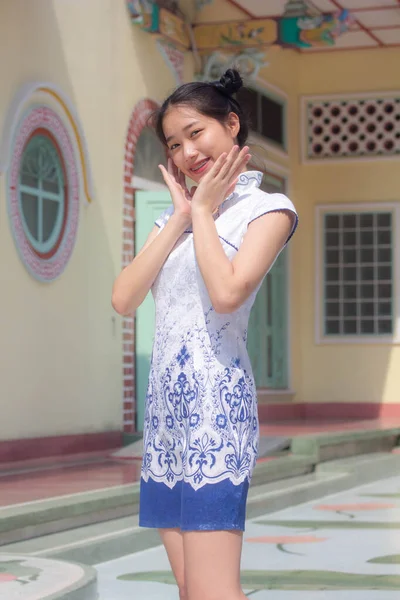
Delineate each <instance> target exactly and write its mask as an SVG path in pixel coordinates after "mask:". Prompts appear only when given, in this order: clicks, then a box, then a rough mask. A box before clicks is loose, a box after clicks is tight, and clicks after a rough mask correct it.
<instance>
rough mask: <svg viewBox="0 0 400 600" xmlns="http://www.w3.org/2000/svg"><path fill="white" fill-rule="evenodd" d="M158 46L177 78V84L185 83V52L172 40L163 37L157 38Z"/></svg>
mask: <svg viewBox="0 0 400 600" xmlns="http://www.w3.org/2000/svg"><path fill="white" fill-rule="evenodd" d="M157 47H158V50H159V52H160V53H161V55H162V57H163V58H164V61H165V63H166V65H167V67H168V69H169V70H170V71H171V73H172V74H173V76H174V78H175V82H176V85H181V84H182V83H183V66H184V60H185V57H184V54H183V52H182V50H179V49H178V48H176V47H175V46H174V45H173V44H172V43H171V42H169V41H168V40H165V39H163V38H159V39H158V40H157Z"/></svg>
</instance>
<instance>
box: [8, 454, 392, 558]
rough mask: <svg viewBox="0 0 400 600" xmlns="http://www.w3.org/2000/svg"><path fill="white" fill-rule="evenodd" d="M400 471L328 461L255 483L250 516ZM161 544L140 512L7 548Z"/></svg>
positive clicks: (117, 548) (94, 549) (371, 463)
mask: <svg viewBox="0 0 400 600" xmlns="http://www.w3.org/2000/svg"><path fill="white" fill-rule="evenodd" d="M399 471H400V455H389V454H371V455H369V456H368V457H366V456H363V457H356V458H351V459H341V460H336V461H332V462H329V463H324V465H321V466H319V467H318V468H317V470H316V471H315V472H313V473H308V474H305V475H301V476H296V477H291V478H286V479H283V480H280V481H273V482H269V483H264V484H261V485H254V484H253V485H252V486H251V488H250V491H249V499H248V505H247V517H248V518H250V519H252V518H256V517H258V516H261V515H264V514H267V513H271V512H275V511H277V510H281V509H283V508H288V507H290V506H296V505H298V504H302V503H303V502H308V501H310V500H313V499H316V498H319V497H321V496H325V495H329V494H332V493H337V492H340V491H343V490H347V489H350V488H352V487H354V486H356V485H361V484H363V483H369V482H371V481H375V480H379V479H382V478H386V477H390V476H392V475H397V474H398V473H399ZM159 544H160V539H159V536H158V533H157V531H155V530H152V529H143V528H139V526H138V517H137V515H134V516H130V517H125V518H122V519H115V520H112V521H109V522H106V523H98V524H96V525H88V526H86V527H80V528H76V529H73V530H71V531H66V532H62V533H54V534H52V535H47V536H43V537H40V538H35V539H31V540H27V541H23V542H18V543H15V544H10V545H7V546H5V547H3V549H2V550H3V551H4V552H13V553H24V554H29V555H31V556H36V557H52V558H56V559H63V560H67V561H75V562H79V563H84V564H87V565H95V564H99V563H101V562H105V561H108V560H113V559H115V558H120V557H121V556H125V555H127V554H131V553H133V552H139V551H141V550H145V549H147V548H152V547H154V546H158V545H159Z"/></svg>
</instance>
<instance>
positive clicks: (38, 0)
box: [0, 0, 191, 441]
mask: <svg viewBox="0 0 400 600" xmlns="http://www.w3.org/2000/svg"><path fill="white" fill-rule="evenodd" d="M0 39H1V46H2V50H3V51H2V52H1V53H0V74H1V82H2V83H1V94H0V132H2V131H3V129H4V121H5V118H6V113H7V111H8V109H9V106H10V102H11V100H12V98H13V96H14V94H15V93H16V92H17V91H18V89H19V88H20V86H21V85H23V84H24V83H26V82H28V81H36V80H37V81H49V82H52V83H55V84H57V85H58V86H60V88H61V89H62V90H63V91H64V92H65V93H66V94H67V95H68V96H69V98H70V100H71V101H72V103H73V104H74V106H75V108H76V111H77V112H78V114H79V116H80V119H81V122H82V124H83V129H84V133H85V137H86V141H87V146H88V152H89V157H90V163H91V167H92V175H93V180H94V187H95V198H94V201H93V202H92V204H91V205H87V203H86V201H85V199H84V197H83V194H82V201H81V206H80V219H79V228H78V235H77V240H76V245H75V248H74V251H73V254H72V257H71V259H70V262H69V263H68V265H67V268H66V270H65V271H64V273H63V274H62V275H61V276H60V278H59V279H58V280H56V281H54V282H52V283H39V282H38V281H36V280H35V279H33V278H32V276H31V275H30V274H29V273H28V272H27V270H26V269H25V267H24V266H23V264H22V262H21V261H20V259H19V256H18V253H17V250H16V248H15V244H14V241H13V238H12V234H11V230H10V224H9V219H8V215H7V208H6V204H7V203H6V176H5V175H4V174H3V175H1V176H0V231H1V234H0V257H1V258H0V281H1V282H2V285H1V290H2V300H1V306H2V310H1V311H0V331H1V336H0V364H1V394H0V407H1V419H0V440H3V441H4V440H11V439H21V438H30V437H38V436H50V435H63V434H79V433H89V432H102V431H110V430H119V431H121V430H122V331H121V328H122V319H121V318H120V317H118V316H117V315H116V314H115V313H114V311H113V309H112V307H111V301H110V298H111V287H112V283H113V280H114V278H115V276H116V275H117V273H118V272H119V271H120V269H121V253H122V203H123V161H124V151H125V141H126V134H127V129H128V123H129V119H130V116H131V114H132V111H133V109H134V107H135V105H136V104H137V103H138V102H139V101H140V100H141V99H142V98H144V97H148V98H151V99H153V100H156V101H161V100H162V99H163V97H164V96H165V95H166V94H167V93H169V92H170V91H171V89H172V88H173V87H174V86H175V80H174V77H173V75H172V73H170V71H169V69H168V68H167V66H166V65H165V63H164V60H163V58H162V56H161V55H160V53H159V52H158V50H157V46H156V41H155V38H153V37H152V36H150V35H148V34H146V33H144V32H142V31H141V30H140V28H139V27H134V26H133V25H132V24H131V22H130V20H129V15H128V13H127V10H126V7H125V3H124V2H116V1H115V0H101V1H99V0H85V2H58V1H56V0H54V1H50V0H35V2H30V1H29V0H13V1H12V2H2V3H1V6H0ZM187 69H188V71H189V74H188V77H190V78H191V76H190V72H191V61H190V59H189V60H188V62H187Z"/></svg>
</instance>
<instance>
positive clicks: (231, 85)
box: [214, 69, 243, 96]
mask: <svg viewBox="0 0 400 600" xmlns="http://www.w3.org/2000/svg"><path fill="white" fill-rule="evenodd" d="M214 85H215V87H216V88H218V90H219V91H220V92H222V93H223V94H226V95H227V96H232V95H233V94H235V93H236V92H237V91H238V90H240V88H241V87H242V85H243V80H242V78H241V77H240V74H239V71H236V69H228V70H227V71H225V73H224V74H223V75H222V77H221V78H220V80H219V81H216V82H215V83H214Z"/></svg>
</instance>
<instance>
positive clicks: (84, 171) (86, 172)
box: [0, 81, 94, 202]
mask: <svg viewBox="0 0 400 600" xmlns="http://www.w3.org/2000/svg"><path fill="white" fill-rule="evenodd" d="M52 101H53V102H52ZM54 102H55V103H56V106H57V105H58V107H57V108H59V109H60V110H59V113H60V115H63V116H64V117H65V120H66V122H67V123H68V125H69V127H70V128H71V130H72V132H73V137H74V143H75V145H76V149H77V155H78V156H79V161H80V165H81V169H80V171H81V176H82V183H83V191H84V194H85V198H86V200H87V202H91V201H92V200H93V198H94V186H93V177H92V170H91V166H90V160H89V153H88V149H87V145H86V139H85V136H84V132H83V126H82V123H81V120H80V118H79V116H78V113H77V112H76V110H75V107H74V105H73V103H72V101H71V100H70V99H69V98H68V96H67V95H66V94H65V93H64V92H63V90H62V89H61V88H60V87H59V86H57V85H55V84H53V83H49V82H45V81H32V82H29V83H26V84H25V85H23V86H22V87H21V88H20V89H19V90H18V92H17V93H16V94H15V96H14V98H13V100H12V102H11V105H10V107H9V110H8V113H7V116H6V118H5V125H4V130H3V134H2V136H1V141H0V174H1V173H4V172H6V171H7V169H8V167H9V164H10V161H11V154H12V152H11V146H12V143H13V139H14V137H15V131H16V128H17V127H18V123H19V122H20V119H21V115H22V114H23V113H24V112H25V111H26V109H27V108H28V107H29V105H30V104H32V103H35V104H38V103H39V104H42V105H45V106H46V105H49V106H53V103H54Z"/></svg>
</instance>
